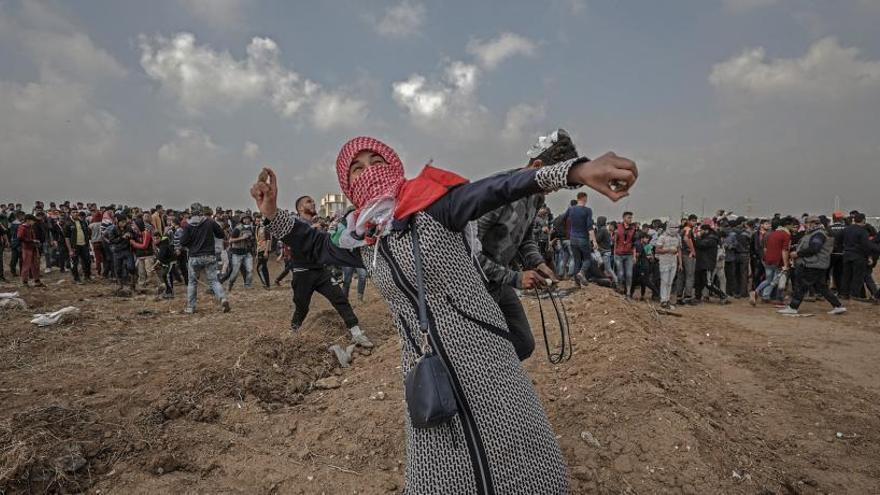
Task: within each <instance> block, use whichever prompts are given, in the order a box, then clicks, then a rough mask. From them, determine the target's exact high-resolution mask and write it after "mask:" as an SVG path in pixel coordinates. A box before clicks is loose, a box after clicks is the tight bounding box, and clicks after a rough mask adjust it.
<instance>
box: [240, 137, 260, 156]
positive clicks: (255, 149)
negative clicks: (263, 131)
mask: <svg viewBox="0 0 880 495" xmlns="http://www.w3.org/2000/svg"><path fill="white" fill-rule="evenodd" d="M241 156H243V157H245V158H247V159H250V160H255V159H256V158H257V157H258V156H260V145H259V144H257V143H255V142H253V141H245V143H244V148H243V149H242V150H241Z"/></svg>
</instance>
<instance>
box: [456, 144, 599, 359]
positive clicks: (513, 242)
mask: <svg viewBox="0 0 880 495" xmlns="http://www.w3.org/2000/svg"><path fill="white" fill-rule="evenodd" d="M527 156H528V157H529V162H528V164H527V165H526V168H529V167H540V166H542V165H544V164H546V165H553V164H555V163H558V162H561V161H564V160H570V159H572V158H577V156H578V155H577V151H576V150H575V147H574V144H573V143H572V141H571V138H570V137H569V135H568V133H567V132H565V130H563V129H559V130H558V131H556V132H554V133H552V134H550V135H549V136H542V137H540V138H539V139H538V142H537V144H535V145H534V146H533V147H532V148H531V149H530V150H529V151H528V152H527ZM518 171H519V169H517V170H514V171H508V172H504V174H511V173H516V172H518ZM583 204H584V206H585V205H586V195H584V198H583ZM542 206H544V194H543V193H536V194H533V195H531V196H526V197H524V198H522V199H519V200H517V201H514V202H513V203H510V204H507V205H504V206H501V207H499V208H496V209H495V210H492V211H490V212H489V213H486V214H485V215H483V216H482V217H480V218H479V220H477V236H478V238H479V243H480V244H481V247H482V249H480V253H479V254H478V257H479V261H480V267H481V268H482V271H483V273H484V274H485V277H486V287H487V288H488V290H489V294H490V295H491V296H492V299H494V300H495V302H496V303H498V306H499V307H500V308H501V312H502V313H503V314H504V319H505V321H506V322H507V327H508V329H509V330H510V340H511V342H512V343H513V347H514V348H515V350H516V354H517V356H518V357H519V359H520V361H522V360H525V359H527V358H528V357H529V356H531V355H532V352H533V351H534V350H535V338H534V337H533V336H532V329H531V327H530V326H529V320H528V318H527V317H526V314H525V311H524V310H523V307H522V304H521V303H520V302H519V298H518V297H517V295H516V291H514V288H516V289H532V288H534V287H536V286H540V285H543V284H545V283H546V281H547V280H551V281H553V280H555V279H556V274H555V273H554V272H553V270H552V269H551V268H550V267H549V266H547V264H546V263H544V257H543V256H542V255H541V252H540V251H539V250H538V244H537V243H536V242H535V240H534V237H533V232H532V225H533V224H534V222H535V216H537V214H538V210H539V209H540V208H541V207H542ZM587 210H589V209H587ZM589 215H590V218H589V224H590V225H589V228H592V211H591V210H590V211H589ZM584 224H585V225H583V226H582V231H583V232H584V235H586V229H587V227H588V226H587V225H586V221H585V222H584ZM570 232H571V231H570ZM469 242H470V241H469ZM587 242H589V241H588V240H585V241H584V243H587ZM593 242H595V239H594V241H593ZM471 248H475V246H471ZM585 249H587V250H589V246H588V245H586V247H585ZM588 260H589V252H588V251H587V254H586V260H584V262H585V263H587V262H588ZM514 261H518V262H519V263H520V264H521V266H523V267H524V268H525V269H524V270H516V269H513V268H511V263H513V262H514ZM579 268H580V267H579V266H576V269H579ZM583 281H586V279H585V278H584V279H583ZM579 283H580V281H579Z"/></svg>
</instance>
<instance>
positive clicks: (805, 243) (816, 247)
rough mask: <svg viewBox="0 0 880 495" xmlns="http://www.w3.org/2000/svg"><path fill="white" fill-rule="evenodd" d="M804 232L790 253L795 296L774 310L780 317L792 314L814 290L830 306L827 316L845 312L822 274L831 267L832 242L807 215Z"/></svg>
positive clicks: (812, 218) (816, 218)
mask: <svg viewBox="0 0 880 495" xmlns="http://www.w3.org/2000/svg"><path fill="white" fill-rule="evenodd" d="M804 223H805V224H806V233H805V234H804V236H803V238H801V240H800V242H799V243H798V246H797V250H796V251H795V252H793V253H792V254H791V257H792V258H793V259H794V260H795V269H796V270H797V271H798V275H799V277H798V278H799V280H800V283H798V284H796V285H795V289H794V295H793V296H792V297H791V302H790V303H789V305H788V306H787V307H785V308H782V309H780V310H779V311H777V312H778V313H779V314H782V315H795V314H797V313H798V308H799V307H800V305H801V301H803V299H804V295H805V294H806V293H807V292H808V291H809V290H810V289H814V290H815V291H816V292H817V293H819V294H821V295H822V297H824V298H825V300H826V301H828V302H829V303H830V304H831V311H829V312H828V314H831V315H839V314H843V313H846V308H845V307H843V304H841V303H840V300H839V299H838V298H837V296H835V295H834V294H832V293H831V291H830V290H829V289H828V284H827V283H826V282H825V273H826V271H827V270H828V267H829V266H831V251H832V250H833V249H834V239H833V238H831V237H830V236H829V235H827V234H826V233H825V229H824V228H823V226H822V223H821V222H820V221H819V218H818V217H815V216H809V217H807V218H806V219H805V221H804Z"/></svg>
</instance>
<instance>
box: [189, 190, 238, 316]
mask: <svg viewBox="0 0 880 495" xmlns="http://www.w3.org/2000/svg"><path fill="white" fill-rule="evenodd" d="M190 215H191V216H190V218H189V222H188V223H187V225H186V227H185V228H184V229H183V234H182V235H181V236H180V245H181V246H183V247H186V248H187V249H188V250H189V260H188V261H187V265H188V266H187V269H188V272H189V276H188V279H189V283H188V284H187V286H186V302H187V304H186V309H184V312H185V313H187V314H192V313H195V311H196V289H197V285H198V283H199V274H200V273H201V272H205V278H206V281H207V283H208V285H209V286H210V287H211V291H212V292H213V294H214V297H216V298H217V300H218V301H220V304H221V306H222V307H223V312H224V313H228V312H229V309H230V308H229V301H227V300H226V292H224V290H223V285H222V284H221V283H220V281H219V280H218V279H217V257H216V255H215V254H214V239H215V238H218V237H219V238H221V239H222V238H223V229H222V228H221V227H220V225H218V224H217V222H215V221H214V219H212V218H211V217H209V216H207V215H204V209H203V208H202V205H201V203H193V204H192V206H190Z"/></svg>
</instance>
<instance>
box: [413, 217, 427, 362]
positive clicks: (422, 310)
mask: <svg viewBox="0 0 880 495" xmlns="http://www.w3.org/2000/svg"><path fill="white" fill-rule="evenodd" d="M410 231H411V235H412V243H413V261H414V264H415V268H416V291H417V292H418V299H419V300H418V303H419V308H418V309H419V330H420V331H421V332H422V340H423V342H424V346H425V347H427V344H428V341H429V333H428V332H429V323H428V304H427V302H426V301H425V300H426V296H425V268H424V265H423V264H422V249H421V243H420V242H419V230H418V228H417V227H416V225H415V223H413V224H412V227H411V228H410ZM422 352H424V353H425V354H429V352H428V351H426V350H425V349H422Z"/></svg>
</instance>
